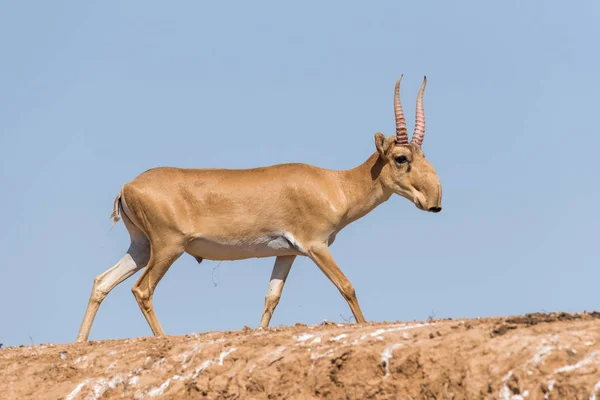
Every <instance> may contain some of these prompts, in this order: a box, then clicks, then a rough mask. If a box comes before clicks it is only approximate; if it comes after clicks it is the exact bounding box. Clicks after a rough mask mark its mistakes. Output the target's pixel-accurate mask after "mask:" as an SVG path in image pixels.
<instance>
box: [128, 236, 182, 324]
mask: <svg viewBox="0 0 600 400" xmlns="http://www.w3.org/2000/svg"><path fill="white" fill-rule="evenodd" d="M163 246H164V245H163ZM182 254H183V248H181V247H158V246H157V245H155V244H152V256H151V257H150V261H149V262H148V267H146V269H145V270H144V272H142V275H141V276H140V278H139V279H138V281H137V282H136V283H135V284H134V285H133V288H132V289H131V291H132V292H133V295H134V296H135V299H136V300H137V302H138V304H139V306H140V309H141V310H142V313H143V314H144V317H146V321H148V325H150V329H152V333H154V335H155V336H165V332H164V331H163V329H162V327H161V326H160V322H158V318H157V317H156V314H155V313H154V306H153V305H152V295H153V294H154V289H156V286H157V285H158V282H160V280H161V279H162V277H163V276H164V275H165V273H166V272H167V271H168V270H169V268H170V267H171V265H173V263H174V262H175V260H177V259H178V258H179V257H180V256H181V255H182Z"/></svg>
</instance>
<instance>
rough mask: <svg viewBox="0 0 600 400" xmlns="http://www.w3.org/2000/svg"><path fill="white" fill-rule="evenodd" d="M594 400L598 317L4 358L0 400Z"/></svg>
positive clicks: (113, 345) (58, 348)
mask: <svg viewBox="0 0 600 400" xmlns="http://www.w3.org/2000/svg"><path fill="white" fill-rule="evenodd" d="M112 398H119V399H120V398H124V399H142V398H144V399H147V398H164V399H321V398H324V399H428V400H432V399H456V400H458V399H505V400H520V399H569V400H570V399H585V400H590V399H591V400H596V399H597V398H598V399H600V313H595V312H594V313H583V314H564V313H558V314H530V315H526V316H517V317H511V318H486V319H474V320H467V319H464V320H436V321H424V322H410V323H402V322H394V323H372V324H364V325H355V324H337V323H336V324H333V323H323V324H321V325H315V326H305V325H296V326H293V327H277V328H271V329H268V330H251V329H244V330H241V331H233V332H210V333H204V334H190V335H186V336H178V337H168V338H152V337H147V338H146V337H144V338H137V339H128V340H107V341H97V342H91V343H84V344H68V345H40V346H27V347H9V348H5V349H0V399H69V400H74V399H112Z"/></svg>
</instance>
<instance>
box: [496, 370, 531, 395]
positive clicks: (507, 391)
mask: <svg viewBox="0 0 600 400" xmlns="http://www.w3.org/2000/svg"><path fill="white" fill-rule="evenodd" d="M512 374H513V372H512V371H508V374H506V375H505V376H504V378H502V382H504V386H502V388H501V389H500V392H499V393H498V398H500V399H501V400H525V399H524V397H523V396H525V397H527V396H529V393H528V392H526V391H525V392H524V393H523V396H521V395H520V394H513V395H511V390H510V389H509V388H508V385H507V383H508V380H509V379H510V377H511V376H512ZM525 393H527V395H525Z"/></svg>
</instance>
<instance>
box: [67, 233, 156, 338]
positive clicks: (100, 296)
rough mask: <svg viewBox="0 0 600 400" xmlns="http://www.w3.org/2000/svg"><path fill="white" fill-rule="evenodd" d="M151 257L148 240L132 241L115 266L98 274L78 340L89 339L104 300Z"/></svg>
mask: <svg viewBox="0 0 600 400" xmlns="http://www.w3.org/2000/svg"><path fill="white" fill-rule="evenodd" d="M149 258H150V245H149V243H148V242H147V241H145V240H141V241H139V242H131V245H130V246H129V250H127V254H126V255H125V257H123V258H122V259H121V260H120V261H119V262H118V263H117V264H116V265H115V266H114V267H112V268H110V269H109V270H107V271H105V272H104V273H102V274H100V275H98V276H97V277H96V278H95V279H94V286H93V288H92V294H91V296H90V300H89V302H88V306H87V309H86V311H85V316H84V317H83V322H82V323H81V327H80V328H79V334H78V335H77V341H78V342H85V341H86V340H88V337H89V335H90V330H91V329H92V323H93V322H94V318H95V317H96V313H97V312H98V308H99V307H100V303H102V300H104V298H105V297H106V296H107V295H108V293H109V292H110V291H111V290H113V289H114V288H115V286H117V285H118V284H119V283H121V282H123V281H124V280H125V279H127V278H129V277H130V276H131V275H133V274H135V273H136V272H137V271H138V270H140V268H143V267H144V266H145V265H146V264H147V263H148V259H149Z"/></svg>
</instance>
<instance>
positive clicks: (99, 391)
mask: <svg viewBox="0 0 600 400" xmlns="http://www.w3.org/2000/svg"><path fill="white" fill-rule="evenodd" d="M107 386H108V382H107V381H106V379H104V378H99V379H97V380H96V384H95V385H94V388H93V389H92V390H93V391H94V397H93V398H94V399H97V398H99V397H100V396H102V395H103V394H104V392H106V388H107Z"/></svg>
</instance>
